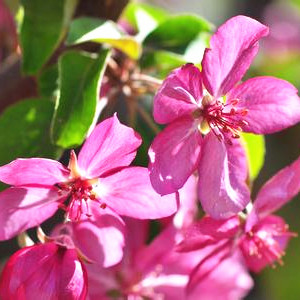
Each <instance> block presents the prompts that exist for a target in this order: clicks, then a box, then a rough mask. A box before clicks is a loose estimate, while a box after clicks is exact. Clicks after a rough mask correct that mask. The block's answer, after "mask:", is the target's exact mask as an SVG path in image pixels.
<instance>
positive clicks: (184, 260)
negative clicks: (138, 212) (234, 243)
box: [87, 221, 253, 300]
mask: <svg viewBox="0 0 300 300" xmlns="http://www.w3.org/2000/svg"><path fill="white" fill-rule="evenodd" d="M138 222H140V221H134V223H135V224H132V225H134V228H139V229H142V230H138V232H139V234H138V235H137V236H138V237H141V236H144V237H145V236H147V235H145V234H142V235H141V232H142V231H143V228H144V229H145V227H143V226H142V225H141V224H138ZM131 232H132V231H131ZM136 232H137V230H134V231H133V232H132V234H134V233H136ZM138 240H139V241H140V242H142V244H140V245H139V247H138V245H137V244H136V241H135V242H134V244H133V245H132V243H133V241H134V239H132V240H130V243H129V244H127V246H126V248H125V253H126V255H124V257H123V260H122V261H121V262H120V263H119V264H118V265H116V266H113V267H110V268H106V269H103V268H100V267H99V266H97V265H88V266H87V270H88V277H89V297H90V299H91V300H93V299H95V300H96V299H97V300H98V299H100V300H104V299H110V297H109V296H111V297H113V296H115V297H116V298H122V297H124V298H126V299H143V298H147V299H148V298H149V299H174V300H176V299H178V300H182V299H190V300H196V299H199V297H201V299H203V300H206V299H207V300H210V299H212V298H213V299H225V300H236V299H240V298H241V297H243V296H245V295H246V294H247V293H248V291H249V290H250V288H251V287H252V286H253V282H252V279H251V277H250V276H249V274H248V273H247V271H246V269H245V267H244V266H243V265H242V264H241V262H240V260H239V259H237V258H231V259H227V260H224V261H223V262H222V263H221V264H220V265H219V266H218V268H216V269H215V270H214V271H213V272H211V273H210V274H209V276H207V277H206V278H205V280H204V281H202V282H199V285H198V286H197V287H196V288H195V289H194V290H193V291H192V292H191V293H188V294H187V293H186V286H187V283H188V280H189V274H190V272H191V271H192V270H193V268H194V267H195V266H196V264H197V262H198V261H199V259H201V257H202V256H203V251H194V252H190V253H178V252H176V251H174V245H175V240H176V230H175V228H174V227H172V226H169V227H168V228H166V229H165V230H164V231H163V232H162V233H160V234H159V235H158V236H157V237H156V238H155V240H154V241H153V242H152V243H151V244H150V245H148V246H146V245H145V240H143V239H139V238H138ZM226 268H230V272H224V270H225V269H226ZM221 295H222V298H221Z"/></svg>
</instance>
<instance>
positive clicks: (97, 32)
mask: <svg viewBox="0 0 300 300" xmlns="http://www.w3.org/2000/svg"><path fill="white" fill-rule="evenodd" d="M85 42H96V43H105V44H108V45H111V46H112V47H115V48H117V49H119V50H121V51H123V52H124V53H126V54H127V55H128V56H130V57H131V58H133V59H137V58H138V57H139V56H140V52H141V47H140V44H139V43H138V42H137V41H136V40H135V39H134V37H131V36H129V35H126V34H125V33H124V32H123V31H122V30H121V29H120V28H119V27H118V26H117V24H115V23H114V22H112V21H104V20H100V19H95V18H88V17H83V18H78V19H76V20H74V21H73V22H72V23H71V27H70V31H69V34H68V37H67V40H66V43H67V44H69V45H71V44H79V43H85Z"/></svg>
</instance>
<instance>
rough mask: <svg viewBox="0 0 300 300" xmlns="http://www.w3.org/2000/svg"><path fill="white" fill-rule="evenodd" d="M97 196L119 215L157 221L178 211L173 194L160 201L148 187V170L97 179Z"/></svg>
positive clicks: (135, 170) (128, 170)
mask: <svg viewBox="0 0 300 300" xmlns="http://www.w3.org/2000/svg"><path fill="white" fill-rule="evenodd" d="M97 195H98V197H99V198H100V199H101V201H103V202H104V203H105V204H106V205H108V206H109V207H110V208H111V209H112V210H114V211H115V212H116V213H117V214H119V215H124V216H128V217H133V218H137V219H157V218H163V217H167V216H170V215H171V214H174V213H175V212H176V211H177V208H178V207H177V203H176V202H177V201H176V197H175V194H173V195H167V196H164V197H162V196H161V195H159V194H158V193H156V192H155V191H154V189H153V187H152V185H151V183H150V178H149V172H148V169H147V168H142V167H128V168H125V169H123V170H121V171H119V172H117V173H114V174H112V175H110V176H107V177H105V178H100V179H99V184H98V188H97Z"/></svg>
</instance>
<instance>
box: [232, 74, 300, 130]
mask: <svg viewBox="0 0 300 300" xmlns="http://www.w3.org/2000/svg"><path fill="white" fill-rule="evenodd" d="M297 92H298V91H297V89H296V88H295V87H294V86H293V85H292V84H290V83H288V82H287V81H285V80H282V79H277V78H274V77H267V76H265V77H255V78H251V79H249V80H247V81H245V82H244V83H242V84H240V85H238V86H237V87H236V88H234V89H233V90H232V91H231V92H230V93H229V95H228V98H229V99H239V100H240V101H239V103H238V104H237V105H236V107H237V108H246V109H247V110H248V113H247V115H246V116H245V117H243V119H244V120H245V121H247V122H248V123H249V125H248V126H245V127H243V130H245V131H247V132H253V133H258V134H268V133H273V132H276V131H280V130H282V129H285V128H287V127H289V126H292V125H295V124H296V123H298V122H299V121H300V98H299V97H298V95H297Z"/></svg>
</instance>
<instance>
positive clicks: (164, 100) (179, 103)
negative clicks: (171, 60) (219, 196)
mask: <svg viewBox="0 0 300 300" xmlns="http://www.w3.org/2000/svg"><path fill="white" fill-rule="evenodd" d="M201 99H202V79H201V73H200V71H199V69H198V68H197V67H195V66H194V65H193V64H186V65H184V66H182V67H180V68H177V69H175V70H174V71H173V72H171V73H170V74H169V75H168V77H167V78H166V79H165V80H164V82H163V84H162V86H161V87H160V89H159V90H158V92H157V94H156V95H155V97H154V104H153V105H154V106H153V116H154V119H155V121H156V122H157V123H160V124H166V123H170V122H172V121H174V120H175V119H177V118H179V117H182V116H186V115H190V114H191V113H192V112H193V111H194V110H195V109H197V104H198V103H200V100H201Z"/></svg>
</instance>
